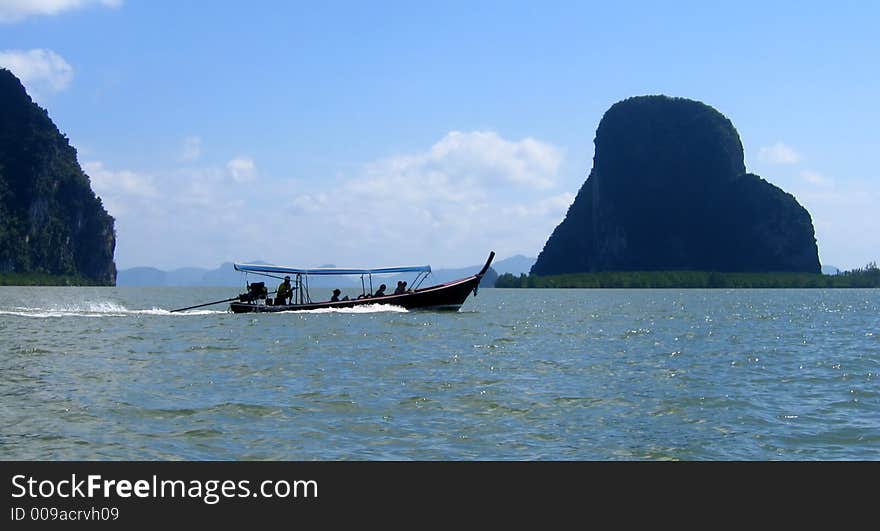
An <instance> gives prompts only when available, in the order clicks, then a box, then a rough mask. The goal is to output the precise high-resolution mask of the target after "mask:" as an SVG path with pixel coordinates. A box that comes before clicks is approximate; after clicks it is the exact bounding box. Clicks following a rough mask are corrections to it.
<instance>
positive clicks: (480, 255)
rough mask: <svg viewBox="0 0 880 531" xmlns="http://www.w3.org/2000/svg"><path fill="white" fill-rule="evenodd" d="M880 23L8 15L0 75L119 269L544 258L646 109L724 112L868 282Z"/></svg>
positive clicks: (816, 9) (648, 13)
mask: <svg viewBox="0 0 880 531" xmlns="http://www.w3.org/2000/svg"><path fill="white" fill-rule="evenodd" d="M316 4H318V5H316ZM878 27H880V3H877V2H871V1H867V0H866V1H864V2H813V1H803V2H794V1H791V2H787V1H786V2H783V1H780V2H766V1H760V2H751V1H740V2H735V3H733V2H705V1H694V2H675V1H671V2H662V3H661V2H636V1H620V2H613V3H612V2H589V1H575V2H561V1H558V2H557V1H551V2H538V1H533V2H514V1H504V2H483V1H464V2H457V1H452V0H450V1H444V2H430V3H429V2H383V1H376V2H332V1H330V2H319V3H315V2H288V1H284V2H281V1H279V2H269V1H253V2H232V1H227V2H223V1H213V2H179V1H165V0H149V1H148V0H0V66H2V67H5V68H9V69H10V70H12V71H13V73H15V74H16V75H17V76H18V77H19V78H20V79H21V80H22V82H23V83H24V85H25V87H26V88H27V90H28V93H29V94H30V95H31V97H32V98H34V100H35V101H36V102H37V103H38V104H39V105H40V106H42V107H44V108H46V109H47V110H48V112H49V116H50V117H51V118H52V119H53V121H54V122H55V124H56V125H57V126H58V127H59V129H60V130H61V131H62V133H64V134H65V135H67V137H68V138H69V139H70V142H71V144H72V145H73V146H74V147H75V148H76V149H77V152H78V159H79V162H80V164H81V165H82V167H83V169H84V170H85V171H86V173H87V174H88V175H89V176H90V178H91V183H92V187H93V189H94V190H95V192H96V193H97V194H98V195H99V196H100V197H101V198H102V200H103V202H104V205H105V207H106V208H107V210H108V211H109V212H110V214H111V215H112V216H114V217H115V218H116V231H117V246H116V256H115V259H116V264H117V267H118V268H119V269H127V268H130V267H135V266H153V267H158V268H160V269H166V270H167V269H173V268H177V267H186V266H192V267H208V268H214V267H217V266H218V265H220V264H221V263H223V262H236V261H238V262H242V261H252V260H264V261H267V262H272V263H276V264H286V265H291V266H301V267H311V266H318V265H326V264H334V265H336V266H342V267H378V266H384V265H397V264H431V265H432V266H434V267H435V268H440V267H462V266H468V265H477V264H480V263H482V262H483V260H484V259H485V257H486V255H487V254H488V252H489V251H490V250H494V251H496V252H497V253H498V257H499V258H506V257H509V256H512V255H515V254H523V255H526V256H531V257H535V256H537V255H538V253H539V252H540V251H541V249H542V248H543V245H544V243H545V242H546V240H547V238H548V237H549V235H550V233H551V232H552V231H553V229H554V228H555V227H556V225H558V224H559V222H560V221H562V219H563V217H564V216H565V213H566V211H567V209H568V207H569V205H570V204H571V202H572V201H573V199H574V196H575V194H576V193H577V191H578V189H579V188H580V187H581V185H582V184H583V182H584V180H585V179H586V177H587V175H588V174H589V172H590V169H591V167H592V157H593V139H594V137H595V131H596V127H597V126H598V124H599V121H600V120H601V118H602V115H603V114H604V113H605V111H606V110H607V109H608V108H609V107H610V106H611V105H613V104H614V103H615V102H617V101H620V100H623V99H626V98H628V97H632V96H638V95H645V94H666V95H669V96H678V97H686V98H691V99H695V100H699V101H702V102H704V103H706V104H708V105H711V106H712V107H714V108H715V109H717V110H718V111H720V112H721V113H723V114H724V115H725V116H727V117H728V118H730V120H731V121H732V122H733V124H734V126H735V127H736V128H737V130H738V132H739V134H740V138H741V140H742V143H743V147H744V149H745V158H746V160H745V163H746V168H747V169H748V171H751V172H752V173H756V174H758V175H760V176H761V177H763V178H764V179H766V180H767V181H769V182H771V183H773V184H775V185H776V186H779V187H780V188H782V189H783V190H785V191H786V192H789V193H791V194H792V195H794V196H795V197H796V198H797V200H798V201H799V202H800V203H801V204H802V205H804V206H805V207H806V208H807V210H808V211H809V212H810V214H811V216H812V218H813V224H814V227H815V230H816V238H817V242H818V248H819V258H820V261H821V262H822V263H823V264H827V265H833V266H836V267H838V268H841V269H852V268H856V267H862V266H864V265H866V264H867V263H868V262H869V261H876V260H878V259H880V222H878V217H877V215H876V212H875V210H876V209H877V205H880V187H878V183H880V179H878V177H880V170H878V168H880V127H878V126H880V105H878V103H880V100H878V95H880V67H878V63H880V61H878V59H877V58H878V57H880V34H878V32H877V28H878Z"/></svg>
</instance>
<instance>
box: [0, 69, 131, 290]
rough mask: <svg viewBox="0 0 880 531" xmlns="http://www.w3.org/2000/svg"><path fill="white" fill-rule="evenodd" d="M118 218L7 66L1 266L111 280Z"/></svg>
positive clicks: (2, 100) (0, 152)
mask: <svg viewBox="0 0 880 531" xmlns="http://www.w3.org/2000/svg"><path fill="white" fill-rule="evenodd" d="M113 225H114V220H113V218H112V217H111V216H110V215H109V214H108V213H107V211H106V210H105V209H104V206H103V204H102V203H101V199H100V198H98V197H96V196H95V193H94V192H93V191H92V189H91V186H90V182H89V177H88V175H86V174H85V173H83V171H82V168H80V166H79V163H78V162H77V159H76V150H75V149H74V148H73V146H71V145H70V142H69V141H68V139H67V138H66V137H65V136H64V135H62V134H61V133H60V132H59V131H58V128H57V127H56V126H55V124H54V123H53V122H52V120H51V119H50V118H49V115H48V113H47V112H46V110H45V109H43V108H41V107H40V106H38V105H37V104H36V103H34V102H33V101H32V100H31V98H30V96H28V94H27V92H26V91H25V89H24V87H23V86H22V84H21V82H20V81H19V80H18V79H17V78H16V77H15V76H14V75H13V74H12V73H11V72H9V71H8V70H5V69H0V274H5V275H10V274H13V275H12V276H10V277H8V278H18V279H19V280H16V281H14V282H24V280H22V279H38V278H44V277H43V276H45V278H48V277H54V276H57V277H60V278H59V279H58V282H66V281H68V280H70V281H72V280H73V279H84V282H88V283H96V284H109V285H112V284H114V283H115V282H116V265H115V264H114V262H113V252H114V248H115V246H116V235H115V231H114V228H113ZM22 275H23V276H22ZM29 275H30V276H29ZM47 282H48V283H56V282H53V281H48V280H47Z"/></svg>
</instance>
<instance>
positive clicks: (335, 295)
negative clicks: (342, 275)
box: [330, 288, 342, 302]
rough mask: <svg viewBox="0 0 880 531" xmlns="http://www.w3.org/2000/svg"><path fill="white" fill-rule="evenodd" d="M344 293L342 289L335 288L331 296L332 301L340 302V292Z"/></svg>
mask: <svg viewBox="0 0 880 531" xmlns="http://www.w3.org/2000/svg"><path fill="white" fill-rule="evenodd" d="M340 293H342V290H340V289H339V288H336V289H334V290H333V296H332V297H330V302H339V294H340Z"/></svg>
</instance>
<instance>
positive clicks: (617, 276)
mask: <svg viewBox="0 0 880 531" xmlns="http://www.w3.org/2000/svg"><path fill="white" fill-rule="evenodd" d="M835 269H836V268H835ZM495 287H496V288H644V289H650V288H685V289H686V288H880V268H878V267H877V264H876V263H875V262H870V263H868V264H867V265H866V266H865V267H863V268H856V269H853V270H850V271H842V272H839V273H834V274H830V275H829V274H820V273H781V272H770V273H741V272H739V273H738V272H720V271H602V272H594V273H568V274H563V275H547V276H540V275H526V274H520V275H519V276H517V275H512V274H504V275H501V276H499V277H498V280H497V281H496V282H495Z"/></svg>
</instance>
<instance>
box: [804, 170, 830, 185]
mask: <svg viewBox="0 0 880 531" xmlns="http://www.w3.org/2000/svg"><path fill="white" fill-rule="evenodd" d="M800 175H801V178H802V179H803V180H805V181H807V182H808V183H810V184H814V185H816V186H831V185H832V184H833V183H832V182H831V181H830V180H829V179H828V178H827V177H825V176H824V175H822V174H820V173H817V172H814V171H812V170H804V171H802V172H801V174H800Z"/></svg>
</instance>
